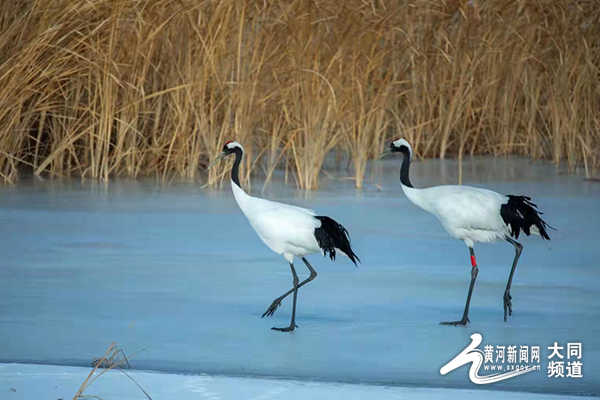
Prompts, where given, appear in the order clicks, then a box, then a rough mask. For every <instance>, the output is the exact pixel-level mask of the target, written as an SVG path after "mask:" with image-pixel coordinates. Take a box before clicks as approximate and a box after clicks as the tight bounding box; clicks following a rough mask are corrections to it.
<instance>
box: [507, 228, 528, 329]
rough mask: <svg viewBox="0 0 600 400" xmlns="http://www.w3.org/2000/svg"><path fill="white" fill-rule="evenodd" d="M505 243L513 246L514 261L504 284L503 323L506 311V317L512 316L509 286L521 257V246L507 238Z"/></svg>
mask: <svg viewBox="0 0 600 400" xmlns="http://www.w3.org/2000/svg"><path fill="white" fill-rule="evenodd" d="M506 241H507V242H508V243H510V244H512V245H513V246H515V259H514V261H513V265H512V268H511V270H510V275H509V277H508V282H507V283H506V290H505V291H504V297H503V301H504V322H506V313H507V311H508V315H512V296H511V295H510V286H511V285H512V280H513V276H514V275H515V269H517V263H518V262H519V257H520V256H521V252H522V251H523V245H522V244H521V243H519V242H517V241H516V240H513V239H511V238H509V237H507V238H506Z"/></svg>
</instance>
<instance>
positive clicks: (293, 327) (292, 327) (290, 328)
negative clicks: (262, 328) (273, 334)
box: [271, 324, 298, 332]
mask: <svg viewBox="0 0 600 400" xmlns="http://www.w3.org/2000/svg"><path fill="white" fill-rule="evenodd" d="M296 328H298V325H296V324H293V325H290V326H286V327H285V328H276V327H272V328H271V330H272V331H278V332H293V331H294V329H296Z"/></svg>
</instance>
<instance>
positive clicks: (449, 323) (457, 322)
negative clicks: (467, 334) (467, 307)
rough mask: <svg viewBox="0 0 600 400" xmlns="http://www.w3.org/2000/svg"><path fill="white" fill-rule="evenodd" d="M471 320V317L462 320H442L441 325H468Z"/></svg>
mask: <svg viewBox="0 0 600 400" xmlns="http://www.w3.org/2000/svg"><path fill="white" fill-rule="evenodd" d="M470 322H471V321H470V320H469V318H463V319H461V320H460V321H452V322H440V325H452V326H466V325H467V324H468V323H470Z"/></svg>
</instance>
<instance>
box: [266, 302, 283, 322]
mask: <svg viewBox="0 0 600 400" xmlns="http://www.w3.org/2000/svg"><path fill="white" fill-rule="evenodd" d="M281 300H283V299H282V298H281V297H278V298H276V299H275V300H273V302H272V303H271V305H270V306H269V308H267V311H265V312H264V313H263V315H262V317H261V318H264V317H272V316H273V314H275V311H277V309H278V308H279V307H280V306H281Z"/></svg>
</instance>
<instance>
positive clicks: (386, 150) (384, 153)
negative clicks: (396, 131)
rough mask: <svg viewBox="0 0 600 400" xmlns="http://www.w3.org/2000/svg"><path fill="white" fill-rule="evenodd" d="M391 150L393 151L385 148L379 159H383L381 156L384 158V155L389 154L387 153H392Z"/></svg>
mask: <svg viewBox="0 0 600 400" xmlns="http://www.w3.org/2000/svg"><path fill="white" fill-rule="evenodd" d="M391 152H392V151H391V150H390V149H385V150H384V151H383V153H381V154H380V155H379V157H377V159H378V160H379V159H381V158H383V157H385V156H387V155H388V154H390V153H391Z"/></svg>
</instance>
